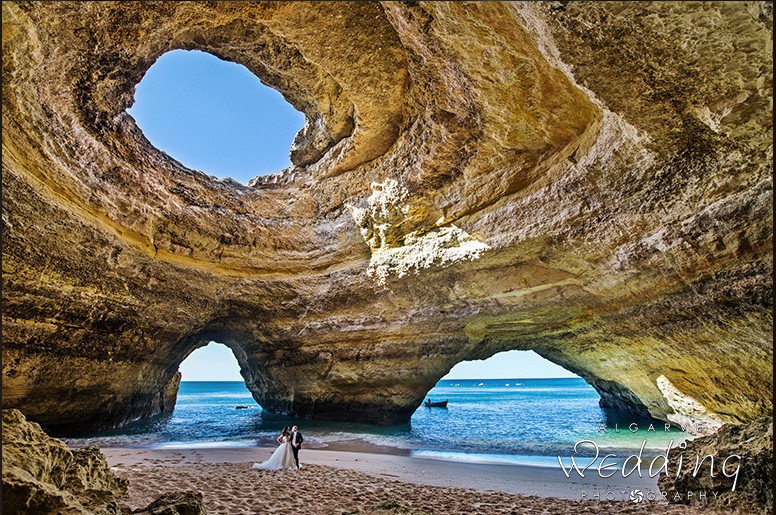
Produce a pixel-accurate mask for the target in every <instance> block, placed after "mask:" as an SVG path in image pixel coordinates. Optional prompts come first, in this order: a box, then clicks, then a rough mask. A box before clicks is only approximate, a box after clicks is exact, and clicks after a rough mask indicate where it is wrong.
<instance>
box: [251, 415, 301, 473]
mask: <svg viewBox="0 0 776 515" xmlns="http://www.w3.org/2000/svg"><path fill="white" fill-rule="evenodd" d="M277 442H278V443H279V444H280V447H278V448H277V449H275V452H273V453H272V456H270V458H269V459H268V460H267V461H263V462H261V463H254V464H253V468H255V469H261V470H281V469H298V468H300V467H299V449H300V448H301V447H302V442H304V437H303V436H302V433H301V432H300V431H299V428H298V427H296V426H294V427H292V428H291V431H289V430H288V426H286V427H284V428H283V433H282V434H281V435H280V436H279V437H278V439H277Z"/></svg>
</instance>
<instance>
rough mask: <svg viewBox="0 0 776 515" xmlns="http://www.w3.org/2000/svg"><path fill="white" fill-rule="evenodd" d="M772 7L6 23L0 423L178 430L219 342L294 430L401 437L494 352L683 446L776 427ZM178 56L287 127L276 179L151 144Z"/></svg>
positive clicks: (190, 10) (529, 5) (234, 13)
mask: <svg viewBox="0 0 776 515" xmlns="http://www.w3.org/2000/svg"><path fill="white" fill-rule="evenodd" d="M769 6H770V4H767V3H757V2H752V3H724V4H723V3H692V4H685V3H670V4H663V3H659V2H655V3H650V2H622V3H619V2H607V3H596V2H593V3H584V2H579V3H578V2H548V3H533V2H525V3H523V2H513V3H500V2H483V3H469V4H461V3H423V2H421V3H412V4H408V3H393V2H386V3H382V4H374V3H352V4H351V3H341V2H334V3H315V2H310V3H304V2H289V3H229V2H218V3H189V2H183V3H166V2H151V3H133V2H122V3H113V4H101V3H76V2H52V3H4V4H3V143H2V144H3V168H2V181H3V183H2V186H3V200H2V205H3V213H2V223H3V236H2V237H3V241H2V252H3V255H2V257H3V314H2V317H3V318H2V322H3V339H4V342H3V343H4V345H3V351H2V352H3V397H4V402H5V405H6V406H9V407H18V408H20V409H21V410H23V411H24V413H25V414H26V415H27V416H29V417H30V418H31V419H33V420H36V421H39V422H41V423H42V424H44V425H45V426H46V427H48V428H50V429H52V430H55V431H57V432H61V433H67V432H73V431H86V430H89V429H99V428H105V427H113V426H117V425H120V424H122V423H125V422H126V421H128V420H132V419H135V418H138V417H144V416H149V415H152V414H155V413H159V412H163V411H168V410H170V409H172V405H173V401H174V395H175V391H176V389H177V381H178V379H177V378H176V372H177V368H178V365H179V364H180V362H181V361H182V360H183V359H184V358H185V357H186V356H187V355H188V354H189V353H190V352H191V351H192V350H193V349H195V348H197V347H198V346H201V345H204V344H206V343H207V342H208V341H210V340H213V339H214V340H217V341H220V342H223V343H226V344H227V345H229V346H230V347H231V348H232V349H233V350H234V352H235V355H236V357H237V359H238V361H239V363H240V365H241V367H242V374H243V376H244V377H245V379H246V383H247V384H248V387H249V388H250V389H251V391H252V392H253V395H254V397H255V398H256V400H257V401H258V402H259V403H260V404H261V405H262V406H263V407H264V408H267V409H272V410H276V411H283V412H287V413H292V414H295V415H301V416H311V417H319V418H334V419H351V420H363V421H371V422H379V423H388V422H397V421H406V420H408V418H409V416H410V415H411V413H412V412H413V411H414V409H415V408H416V407H417V406H418V405H419V404H420V402H421V401H422V399H423V397H424V395H425V393H426V392H427V391H428V389H430V388H431V387H432V386H433V384H434V383H435V382H436V381H437V380H438V379H439V378H440V377H442V376H443V375H444V374H445V373H446V372H447V371H448V370H449V369H450V368H451V367H452V366H454V365H455V364H456V363H458V362H460V361H462V360H467V359H483V358H487V357H489V356H491V355H493V354H494V353H496V352H499V351H503V350H507V349H533V350H535V351H536V352H538V353H539V354H541V355H543V356H545V357H547V358H548V359H551V360H552V361H555V362H556V363H559V364H561V365H563V366H564V367H566V368H568V369H569V370H572V371H574V372H577V373H579V374H580V375H582V376H583V377H584V378H586V379H587V380H588V381H589V382H590V383H591V384H592V385H593V386H595V387H596V388H597V389H598V391H599V392H600V393H601V395H602V402H603V403H604V404H607V405H611V406H617V407H621V408H622V407H624V408H628V409H632V410H634V411H636V412H640V413H646V412H648V413H649V414H651V415H652V416H655V417H658V418H662V419H664V420H671V421H674V422H677V423H682V424H686V425H688V427H689V429H690V430H693V431H695V432H699V433H700V432H708V431H711V430H713V429H715V428H716V427H719V425H720V424H722V423H724V422H742V421H746V420H750V419H753V418H757V417H761V416H764V415H769V414H771V413H772V401H771V396H772V392H773V375H772V369H771V362H772V359H773V346H772V334H771V328H772V229H773V216H772V206H773V198H772V164H771V163H772V152H773V148H772V143H771V139H772V125H771V115H772V75H773V72H772V33H771V25H772V11H771V8H770V7H769ZM176 48H185V49H200V50H204V51H207V52H211V53H213V54H214V55H217V56H218V57H220V58H222V59H228V60H233V61H236V62H239V63H241V64H244V65H245V66H247V67H248V68H249V69H250V70H251V71H253V72H254V73H255V74H256V75H257V76H258V77H259V78H260V79H261V80H262V81H264V82H265V83H267V84H269V85H271V86H272V87H274V88H276V89H278V91H280V92H281V93H282V94H283V95H284V96H285V98H286V99H287V100H288V101H289V102H291V103H292V104H293V105H294V106H295V107H297V108H298V109H300V110H302V111H303V112H304V113H305V115H306V117H307V124H306V126H305V128H304V129H303V131H302V132H300V134H299V135H298V136H297V138H296V140H295V142H294V145H293V147H292V149H291V157H292V162H293V163H294V165H293V166H292V167H291V168H289V169H287V170H283V171H281V172H279V173H278V174H276V175H274V176H269V177H259V178H256V179H255V180H253V181H251V184H250V185H249V186H243V185H240V184H237V183H235V182H234V181H229V180H218V179H215V178H213V177H210V176H208V175H206V174H204V173H201V172H198V171H193V170H188V169H186V168H184V167H182V166H181V165H180V164H179V163H177V162H176V161H174V160H173V159H171V158H169V157H168V156H166V155H165V154H164V153H162V152H159V151H158V150H156V149H154V148H153V147H152V146H151V145H150V143H148V141H147V140H146V139H145V138H144V137H143V135H142V133H141V131H140V130H139V129H138V128H137V127H136V125H135V123H134V120H133V119H132V118H131V117H130V116H129V115H127V114H126V112H125V109H126V108H127V107H128V106H129V105H130V104H131V102H132V94H133V88H134V85H135V84H137V82H139V80H140V79H141V78H142V76H143V74H144V72H145V71H146V70H147V69H148V68H149V67H150V66H151V64H152V63H153V62H154V60H155V59H156V58H157V57H159V56H160V55H162V54H163V53H164V52H167V51H169V50H173V49H176ZM661 378H662V379H661Z"/></svg>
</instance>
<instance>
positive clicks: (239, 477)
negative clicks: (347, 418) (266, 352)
mask: <svg viewBox="0 0 776 515" xmlns="http://www.w3.org/2000/svg"><path fill="white" fill-rule="evenodd" d="M272 451H273V449H272V448H249V447H233V448H185V449H183V448H181V449H126V448H105V449H103V452H104V453H105V455H106V456H107V457H108V463H109V465H110V467H111V469H112V470H113V471H114V472H115V473H116V474H117V475H119V476H121V477H125V478H127V479H129V480H130V488H129V494H130V495H129V499H127V500H126V503H127V504H128V505H129V506H130V507H131V508H139V507H143V506H145V505H147V504H148V503H149V502H151V501H152V500H153V499H154V498H156V496H158V495H159V494H160V493H162V492H166V491H170V490H189V489H194V490H198V491H200V492H202V494H203V497H204V502H205V505H206V508H207V510H208V513H213V514H220V513H223V514H249V513H250V514H253V513H288V512H289V511H292V512H296V513H316V514H317V513H321V514H324V513H325V514H345V513H359V512H361V511H365V512H367V513H393V512H391V511H384V510H383V511H380V509H379V508H375V507H379V506H383V507H386V506H394V507H402V508H405V509H408V510H415V511H416V512H420V513H435V514H447V513H461V514H463V513H466V514H471V513H531V514H533V513H536V514H539V513H590V514H593V513H654V512H658V511H659V512H661V513H666V514H674V513H722V512H719V511H711V510H709V509H701V508H688V507H683V506H676V505H668V504H666V503H665V502H662V501H659V500H646V499H645V500H644V501H643V502H641V503H633V502H631V501H630V500H629V493H630V492H631V491H632V490H634V489H638V490H641V491H642V493H643V494H644V495H645V496H647V495H648V492H657V487H656V480H655V479H654V478H649V477H648V475H647V474H644V477H642V478H639V477H638V476H637V475H636V474H632V475H631V476H629V477H628V478H622V477H621V476H620V475H619V474H617V475H615V476H613V477H612V478H610V479H602V478H600V477H598V475H597V474H595V473H593V474H586V477H585V478H580V477H576V478H575V477H574V476H573V475H572V477H571V478H567V477H566V476H565V475H564V474H563V472H562V471H561V470H560V469H559V468H557V467H537V466H521V465H497V464H476V463H460V462H450V461H442V460H435V459H427V458H417V457H410V456H401V455H391V454H373V453H364V452H352V451H340V450H337V451H333V450H323V449H304V450H303V451H302V452H301V453H300V461H301V462H302V469H301V470H298V471H296V470H291V471H276V472H267V471H257V470H253V469H252V468H251V465H252V464H253V463H254V462H257V461H263V460H265V459H267V458H268V457H269V456H270V455H271V453H272ZM583 492H585V495H586V496H587V499H583ZM596 494H598V496H599V497H596ZM607 496H608V497H609V499H611V498H613V497H614V498H616V499H617V500H616V501H607V500H606V498H607Z"/></svg>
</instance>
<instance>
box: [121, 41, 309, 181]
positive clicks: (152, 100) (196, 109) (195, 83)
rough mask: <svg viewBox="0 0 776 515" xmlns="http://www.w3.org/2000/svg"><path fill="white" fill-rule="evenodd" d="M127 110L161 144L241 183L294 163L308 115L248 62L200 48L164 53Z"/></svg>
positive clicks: (188, 160)
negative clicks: (294, 143) (264, 81)
mask: <svg viewBox="0 0 776 515" xmlns="http://www.w3.org/2000/svg"><path fill="white" fill-rule="evenodd" d="M128 112H129V114H130V115H132V117H133V118H134V119H135V121H136V122H137V125H138V126H139V127H140V128H141V129H142V131H143V133H144V134H145V136H146V138H148V140H149V141H150V142H151V143H153V145H154V146H155V147H156V148H158V149H160V150H163V151H165V152H166V153H167V154H169V155H170V156H172V157H173V158H175V159H177V160H178V161H180V162H181V163H183V164H184V165H185V166H187V167H189V168H192V169H195V170H199V171H202V172H205V173H206V174H208V175H215V176H216V177H222V178H223V177H227V176H228V177H232V178H233V179H235V180H237V181H239V182H242V183H243V184H245V183H247V182H248V180H249V179H252V178H253V177H256V176H257V175H266V174H269V173H275V172H279V171H280V170H282V169H283V168H285V167H287V166H289V165H290V164H291V162H290V161H289V158H288V153H289V149H290V148H291V142H292V141H293V139H294V136H295V135H296V133H297V132H299V130H300V129H301V128H302V126H303V125H304V115H303V114H302V113H300V112H299V111H296V110H295V109H294V108H293V107H291V105H290V104H289V103H288V102H286V101H285V100H284V99H283V97H282V96H281V95H280V93H278V92H277V91H275V90H274V89H272V88H270V87H267V86H265V85H264V84H262V83H261V81H259V79H258V78H257V77H256V76H255V75H253V74H252V73H251V72H250V71H248V69H247V68H245V67H244V66H242V65H239V64H235V63H229V62H226V61H222V60H220V59H218V58H217V57H215V56H212V55H210V54H208V53H205V52H199V51H196V50H195V51H187V50H174V51H172V52H168V53H166V54H164V55H163V56H161V57H160V58H159V59H158V60H157V61H156V63H154V65H153V66H151V68H150V69H149V70H148V72H147V73H146V75H145V76H144V77H143V79H142V80H141V81H140V84H138V85H137V87H136V89H135V104H134V105H133V106H132V108H130V109H129V110H128Z"/></svg>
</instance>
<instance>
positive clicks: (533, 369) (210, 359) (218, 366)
mask: <svg viewBox="0 0 776 515" xmlns="http://www.w3.org/2000/svg"><path fill="white" fill-rule="evenodd" d="M180 371H181V374H182V376H183V378H182V380H183V381H242V380H243V378H242V376H241V375H240V366H239V365H238V364H237V360H236V359H235V357H234V354H232V351H231V349H229V348H228V347H227V346H226V345H221V344H220V343H214V342H211V343H210V344H209V345H207V346H205V347H201V348H199V349H197V350H195V351H194V352H192V353H191V354H190V355H189V357H188V358H186V359H185V360H184V361H183V363H182V364H181V366H180ZM535 377H577V376H576V375H574V374H572V373H571V372H569V371H568V370H566V369H564V368H563V367H559V366H558V365H556V364H554V363H551V362H549V361H547V360H546V359H544V358H542V357H541V356H539V355H538V354H536V353H535V352H531V351H517V350H513V351H507V352H501V353H499V354H496V355H495V356H492V357H490V358H488V359H486V360H482V361H464V362H462V363H458V364H457V365H456V366H455V367H453V369H452V370H451V371H450V373H449V374H447V375H446V376H445V377H444V378H443V379H502V378H504V379H513V378H521V379H528V378H535Z"/></svg>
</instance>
